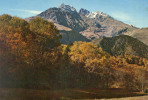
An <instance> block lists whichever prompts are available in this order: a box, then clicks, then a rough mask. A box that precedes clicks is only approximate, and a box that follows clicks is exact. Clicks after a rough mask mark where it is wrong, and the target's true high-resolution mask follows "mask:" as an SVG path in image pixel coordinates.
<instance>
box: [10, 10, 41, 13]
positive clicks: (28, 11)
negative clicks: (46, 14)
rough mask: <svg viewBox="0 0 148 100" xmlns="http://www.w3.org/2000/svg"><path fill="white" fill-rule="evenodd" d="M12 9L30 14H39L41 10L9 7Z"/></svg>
mask: <svg viewBox="0 0 148 100" xmlns="http://www.w3.org/2000/svg"><path fill="white" fill-rule="evenodd" d="M10 10H13V11H20V12H27V13H31V14H40V13H41V12H42V11H36V10H25V9H10Z"/></svg>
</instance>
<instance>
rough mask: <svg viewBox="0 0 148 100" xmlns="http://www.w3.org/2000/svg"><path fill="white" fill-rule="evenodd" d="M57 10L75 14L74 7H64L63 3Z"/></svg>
mask: <svg viewBox="0 0 148 100" xmlns="http://www.w3.org/2000/svg"><path fill="white" fill-rule="evenodd" d="M58 8H61V9H62V10H63V11H69V12H76V9H75V8H74V7H72V6H69V5H65V4H64V3H63V4H61V5H60V6H59V7H58Z"/></svg>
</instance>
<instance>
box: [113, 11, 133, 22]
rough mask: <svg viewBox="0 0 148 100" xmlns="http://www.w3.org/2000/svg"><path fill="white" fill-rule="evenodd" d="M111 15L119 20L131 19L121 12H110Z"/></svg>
mask: <svg viewBox="0 0 148 100" xmlns="http://www.w3.org/2000/svg"><path fill="white" fill-rule="evenodd" d="M111 16H112V17H114V18H116V19H118V20H121V21H131V19H132V18H131V17H130V16H129V15H128V14H126V13H123V12H112V13H111Z"/></svg>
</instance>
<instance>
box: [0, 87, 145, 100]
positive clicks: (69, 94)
mask: <svg viewBox="0 0 148 100" xmlns="http://www.w3.org/2000/svg"><path fill="white" fill-rule="evenodd" d="M142 95H145V94H144V93H134V92H129V91H127V90H123V89H108V90H104V89H64V90H32V89H15V88H9V89H8V88H0V100H55V99H56V100H71V99H104V98H106V99H107V98H108V99H109V98H121V97H130V96H142ZM122 100H123V99H122Z"/></svg>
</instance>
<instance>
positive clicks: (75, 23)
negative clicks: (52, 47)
mask: <svg viewBox="0 0 148 100" xmlns="http://www.w3.org/2000/svg"><path fill="white" fill-rule="evenodd" d="M35 17H41V18H44V19H46V20H48V21H52V22H53V23H55V25H56V26H57V28H58V29H59V30H60V32H61V33H62V35H63V32H66V33H65V34H67V33H71V35H72V36H74V37H75V39H76V40H79V41H81V40H85V39H84V38H86V40H90V41H92V40H93V39H96V38H101V37H103V36H105V37H113V36H117V35H119V34H123V33H125V32H128V31H133V30H135V29H137V28H135V27H133V26H131V25H127V24H124V23H122V22H120V21H117V20H115V19H113V18H112V17H111V16H109V15H107V14H105V13H103V12H100V11H97V12H90V11H88V10H86V9H83V8H81V9H80V10H79V11H78V12H77V10H76V9H75V8H74V7H72V6H69V5H65V4H61V5H60V6H59V7H53V8H49V9H47V10H46V11H43V12H42V13H40V14H38V15H37V16H33V17H29V18H26V20H27V21H30V20H32V19H33V18H35ZM65 34H64V35H65ZM75 34H76V35H75ZM78 34H80V37H83V38H78V37H77V36H78ZM68 35H70V34H68ZM64 37H65V36H64ZM76 37H77V38H76ZM61 41H65V40H64V38H62V40H61ZM66 41H67V40H66ZM69 42H70V41H69Z"/></svg>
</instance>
